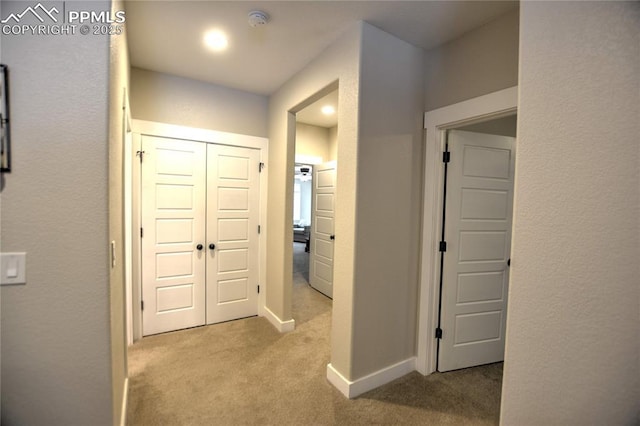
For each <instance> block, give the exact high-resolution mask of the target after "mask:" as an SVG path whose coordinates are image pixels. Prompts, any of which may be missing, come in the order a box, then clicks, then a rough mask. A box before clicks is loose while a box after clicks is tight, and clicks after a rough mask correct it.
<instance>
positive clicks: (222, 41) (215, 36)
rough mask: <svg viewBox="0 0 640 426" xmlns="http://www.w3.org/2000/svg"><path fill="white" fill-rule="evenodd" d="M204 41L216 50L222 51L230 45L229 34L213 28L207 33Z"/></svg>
mask: <svg viewBox="0 0 640 426" xmlns="http://www.w3.org/2000/svg"><path fill="white" fill-rule="evenodd" d="M204 43H205V44H206V45H207V47H208V48H209V49H211V50H213V51H214V52H222V51H223V50H225V49H226V48H227V46H229V41H228V40H227V36H226V35H225V33H223V32H222V31H220V30H212V31H208V32H207V33H205V35H204Z"/></svg>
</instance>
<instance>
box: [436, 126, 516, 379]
mask: <svg viewBox="0 0 640 426" xmlns="http://www.w3.org/2000/svg"><path fill="white" fill-rule="evenodd" d="M448 141H449V151H450V152H451V159H450V163H449V165H448V174H447V199H446V220H445V240H446V241H447V251H446V252H445V253H444V263H443V270H442V274H443V276H442V280H443V281H442V309H441V313H440V315H441V324H442V330H443V331H442V339H441V340H440V351H439V354H438V370H439V371H448V370H454V369H459V368H465V367H471V366H474V365H481V364H487V363H491V362H498V361H502V360H503V359H504V331H505V330H504V328H505V325H506V305H507V294H508V284H509V270H508V266H507V261H508V259H509V253H510V250H511V247H510V245H511V215H512V209H513V177H514V166H515V155H514V154H515V151H514V150H515V139H514V138H510V137H505V136H493V135H485V134H478V133H471V132H463V131H451V132H450V133H449V138H448Z"/></svg>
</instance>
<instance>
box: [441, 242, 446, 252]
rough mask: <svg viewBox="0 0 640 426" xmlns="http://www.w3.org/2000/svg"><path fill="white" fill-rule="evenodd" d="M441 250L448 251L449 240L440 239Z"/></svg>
mask: <svg viewBox="0 0 640 426" xmlns="http://www.w3.org/2000/svg"><path fill="white" fill-rule="evenodd" d="M440 251H441V252H445V251H447V242H446V241H440Z"/></svg>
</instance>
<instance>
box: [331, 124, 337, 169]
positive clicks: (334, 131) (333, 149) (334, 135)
mask: <svg viewBox="0 0 640 426" xmlns="http://www.w3.org/2000/svg"><path fill="white" fill-rule="evenodd" d="M337 159H338V126H333V127H331V128H330V129H329V161H335V160H337Z"/></svg>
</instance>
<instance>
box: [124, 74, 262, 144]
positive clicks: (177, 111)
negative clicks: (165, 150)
mask: <svg viewBox="0 0 640 426" xmlns="http://www.w3.org/2000/svg"><path fill="white" fill-rule="evenodd" d="M131 112H132V115H133V118H136V119H139V120H148V121H157V122H160V123H168V124H177V125H181V126H187V127H197V128H202V129H210V130H218V131H221V132H230V133H239V134H242V135H251V136H261V137H266V136H267V116H268V98H267V97H266V96H262V95H256V94H253V93H248V92H243V91H241V90H235V89H230V88H228V87H223V86H217V85H215V84H210V83H204V82H201V81H196V80H191V79H188V78H183V77H176V76H173V75H169V74H162V73H158V72H154V71H147V70H142V69H139V68H132V70H131Z"/></svg>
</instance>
